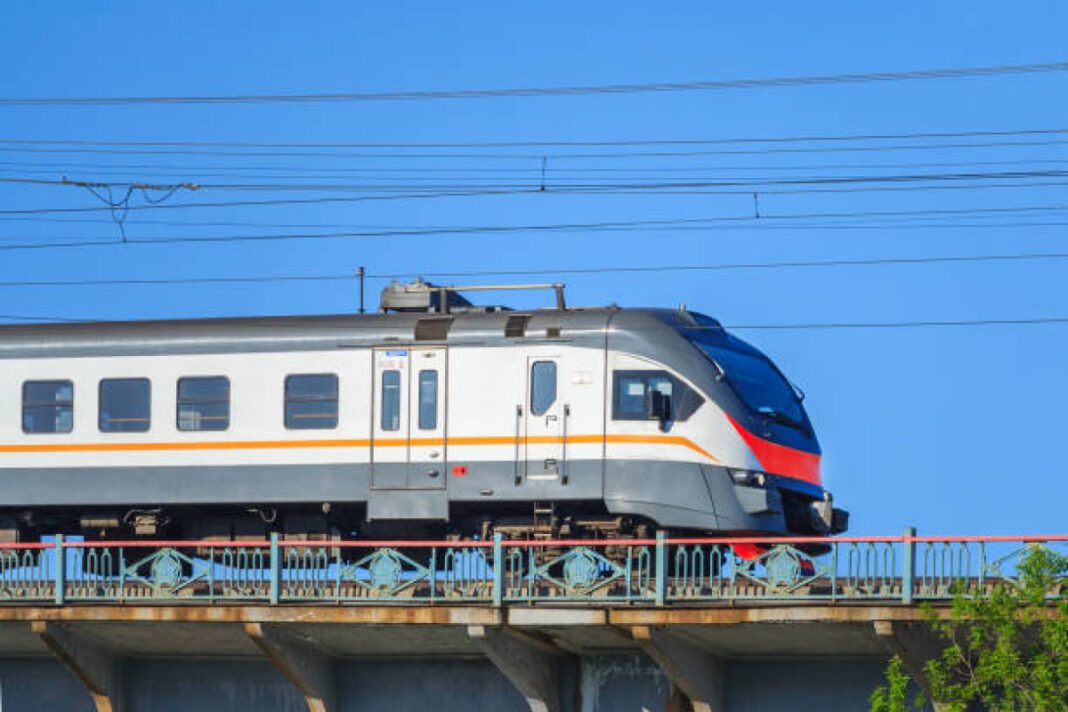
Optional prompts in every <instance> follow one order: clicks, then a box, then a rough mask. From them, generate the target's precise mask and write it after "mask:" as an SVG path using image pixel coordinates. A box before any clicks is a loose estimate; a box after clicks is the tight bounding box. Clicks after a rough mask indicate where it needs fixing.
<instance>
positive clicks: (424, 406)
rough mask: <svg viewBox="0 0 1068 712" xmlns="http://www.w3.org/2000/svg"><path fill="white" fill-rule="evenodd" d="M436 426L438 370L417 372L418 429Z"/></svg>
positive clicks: (431, 428) (430, 428) (429, 428)
mask: <svg viewBox="0 0 1068 712" xmlns="http://www.w3.org/2000/svg"><path fill="white" fill-rule="evenodd" d="M437 427H438V372H437V371H420V372H419V429H420V430H434V429H436V428H437Z"/></svg>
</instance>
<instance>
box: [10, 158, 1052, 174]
mask: <svg viewBox="0 0 1068 712" xmlns="http://www.w3.org/2000/svg"><path fill="white" fill-rule="evenodd" d="M1066 163H1068V158H1066V159H1040V158H1037V159H1036V158H1017V159H1012V160H1003V161H933V162H928V161H924V162H920V163H916V162H896V163H810V164H808V165H796V164H795V165H781V164H780V165H740V164H734V165H697V166H687V165H675V166H630V167H619V166H611V167H596V166H583V167H569V166H557V167H553V168H550V169H549V171H548V172H549V174H550V175H553V176H558V175H570V174H599V173H628V174H644V173H693V172H697V171H764V170H767V171H815V170H828V169H838V170H878V169H886V168H895V169H921V168H967V167H976V166H1010V165H1029V164H1034V165H1065V164H1066ZM0 165H2V166H11V167H12V170H16V169H17V170H20V171H23V172H27V173H31V174H44V175H54V174H56V173H61V172H62V173H66V172H71V171H73V170H85V171H92V172H93V174H94V175H128V174H129V173H131V172H133V171H137V172H145V171H148V172H151V175H159V174H160V173H161V172H178V173H181V174H182V175H186V176H187V175H191V174H212V175H215V176H220V175H222V176H241V177H244V176H243V175H242V173H241V172H246V173H247V172H253V173H256V172H260V171H296V172H298V173H300V174H301V175H294V174H289V175H281V176H278V175H276V176H271V175H260V176H259V177H262V178H289V179H294V178H308V177H317V176H319V175H320V174H327V175H325V176H322V177H330V176H334V175H339V174H340V176H348V175H354V174H355V175H379V174H389V175H397V174H407V173H414V174H416V175H421V174H429V173H432V174H447V175H455V176H467V175H470V174H475V175H483V174H493V175H515V176H526V177H530V176H533V175H538V174H540V165H534V164H532V165H531V166H530V167H526V168H524V167H514V168H501V167H498V168H486V167H482V166H451V167H442V166H415V167H413V166H405V167H400V168H398V167H395V166H373V167H361V168H355V167H354V168H329V167H323V166H315V167H311V168H309V167H305V166H303V165H302V166H278V165H268V166H255V165H248V164H245V165H222V166H191V165H186V166H182V165H174V164H152V163H66V162H63V163H56V162H51V163H40V162H25V161H0ZM50 168H51V169H55V168H59V169H62V171H56V170H47V169H50ZM235 171H236V172H237V173H235Z"/></svg>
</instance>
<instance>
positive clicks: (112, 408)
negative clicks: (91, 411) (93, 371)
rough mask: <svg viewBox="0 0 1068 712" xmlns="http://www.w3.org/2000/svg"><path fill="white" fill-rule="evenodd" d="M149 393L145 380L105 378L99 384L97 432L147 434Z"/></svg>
mask: <svg viewBox="0 0 1068 712" xmlns="http://www.w3.org/2000/svg"><path fill="white" fill-rule="evenodd" d="M151 391H152V387H151V385H150V383H149V380H148V379H147V378H105V379H104V380H102V381H100V410H99V417H100V432H102V433H144V432H147V431H148V426H149V422H150V415H149V409H150V402H151Z"/></svg>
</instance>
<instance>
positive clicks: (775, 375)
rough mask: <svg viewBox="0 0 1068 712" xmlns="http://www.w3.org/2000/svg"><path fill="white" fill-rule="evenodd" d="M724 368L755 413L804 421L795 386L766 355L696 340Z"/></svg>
mask: <svg viewBox="0 0 1068 712" xmlns="http://www.w3.org/2000/svg"><path fill="white" fill-rule="evenodd" d="M694 343H695V344H696V345H697V347H698V348H699V349H701V350H702V351H704V352H705V355H707V356H708V357H709V358H711V359H712V360H713V361H715V362H716V363H718V364H719V365H720V367H722V368H723V371H724V374H725V375H726V379H727V382H728V383H730V384H731V386H732V387H733V388H734V390H735V392H736V393H737V394H738V395H739V397H741V399H742V400H743V401H745V404H746V405H747V406H749V409H750V410H752V411H753V412H755V413H765V414H768V415H771V414H776V413H777V414H778V415H780V416H783V417H785V418H788V419H790V420H792V421H794V422H795V423H798V424H804V422H805V412H804V410H802V408H801V403H800V401H799V400H798V398H797V394H796V393H795V392H794V389H793V387H792V386H791V385H790V384H789V383H788V382H787V381H786V379H785V378H783V377H782V374H781V373H779V371H778V370H777V369H776V368H775V367H774V366H772V365H771V362H770V361H768V360H767V359H766V358H764V357H763V356H758V355H756V354H747V353H743V352H742V351H737V350H735V349H731V348H727V347H723V346H713V345H711V344H706V343H701V342H694Z"/></svg>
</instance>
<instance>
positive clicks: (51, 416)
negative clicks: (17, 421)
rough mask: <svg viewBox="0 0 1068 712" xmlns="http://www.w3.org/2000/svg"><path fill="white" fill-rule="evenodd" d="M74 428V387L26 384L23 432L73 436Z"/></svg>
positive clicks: (60, 383) (57, 383)
mask: <svg viewBox="0 0 1068 712" xmlns="http://www.w3.org/2000/svg"><path fill="white" fill-rule="evenodd" d="M73 429H74V384H73V383H71V382H70V381H26V382H25V383H23V384H22V430H23V432H26V433H69V432H70V431H72V430H73Z"/></svg>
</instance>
